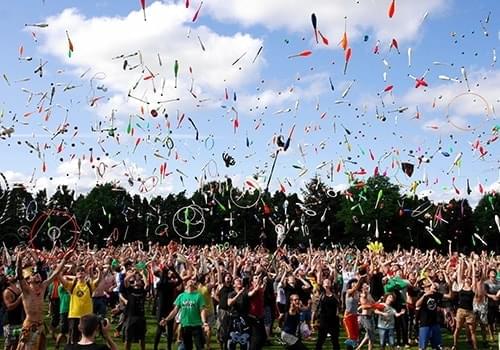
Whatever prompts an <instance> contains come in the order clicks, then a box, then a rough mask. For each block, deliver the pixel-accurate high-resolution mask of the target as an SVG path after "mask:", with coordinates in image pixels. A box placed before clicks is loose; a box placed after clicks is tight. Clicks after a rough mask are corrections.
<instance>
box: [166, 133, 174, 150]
mask: <svg viewBox="0 0 500 350" xmlns="http://www.w3.org/2000/svg"><path fill="white" fill-rule="evenodd" d="M163 144H164V145H165V146H166V147H167V148H168V150H169V151H171V150H173V149H174V147H175V143H174V139H173V138H171V137H170V136H167V138H166V139H165V141H163Z"/></svg>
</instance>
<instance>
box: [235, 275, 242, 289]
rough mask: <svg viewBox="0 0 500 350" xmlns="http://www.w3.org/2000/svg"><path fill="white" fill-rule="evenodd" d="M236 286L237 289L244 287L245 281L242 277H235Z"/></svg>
mask: <svg viewBox="0 0 500 350" xmlns="http://www.w3.org/2000/svg"><path fill="white" fill-rule="evenodd" d="M234 288H235V289H236V290H240V289H241V288H243V281H242V280H241V278H239V277H237V278H235V279H234Z"/></svg>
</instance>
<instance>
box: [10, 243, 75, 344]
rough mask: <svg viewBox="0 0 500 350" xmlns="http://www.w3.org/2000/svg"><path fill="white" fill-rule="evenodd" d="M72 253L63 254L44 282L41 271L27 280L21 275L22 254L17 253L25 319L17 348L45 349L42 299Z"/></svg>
mask: <svg viewBox="0 0 500 350" xmlns="http://www.w3.org/2000/svg"><path fill="white" fill-rule="evenodd" d="M72 253H73V251H72V250H69V251H68V252H66V254H64V256H63V258H62V260H61V262H60V263H59V265H57V267H56V268H55V270H54V271H53V272H52V274H51V275H50V276H49V277H48V278H47V279H45V280H43V279H42V276H41V271H39V270H38V269H37V271H36V272H34V273H33V274H32V275H31V276H29V278H28V279H27V278H25V276H24V275H23V259H24V254H23V253H22V252H21V251H19V252H18V254H17V264H16V266H17V277H18V279H19V286H20V287H21V291H22V293H23V295H22V301H23V307H24V312H25V314H26V318H25V320H24V322H23V327H22V330H21V336H20V338H19V344H18V346H17V348H18V349H19V350H23V349H26V350H28V349H45V329H44V325H43V317H44V305H43V299H44V296H45V291H46V290H47V287H48V286H49V285H50V283H51V282H52V281H53V280H54V278H56V276H57V275H58V274H59V273H60V272H61V271H62V269H63V267H64V264H65V263H66V260H67V259H68V258H69V256H70V255H71V254H72Z"/></svg>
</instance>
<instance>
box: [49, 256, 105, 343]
mask: <svg viewBox="0 0 500 350" xmlns="http://www.w3.org/2000/svg"><path fill="white" fill-rule="evenodd" d="M87 269H88V270H89V271H90V272H92V271H93V268H92V267H90V266H89V267H86V266H84V265H80V266H78V267H77V268H76V275H75V276H74V277H69V276H65V275H64V274H62V273H60V274H59V279H60V281H61V283H62V285H63V286H64V288H65V289H66V290H67V291H68V293H69V295H70V300H69V311H68V322H69V334H68V343H70V344H76V343H77V342H78V341H79V339H80V336H81V334H80V330H79V327H78V326H79V324H80V318H81V317H82V316H85V315H89V314H91V313H92V312H93V303H92V292H93V291H94V290H95V288H96V286H97V285H98V284H99V283H100V280H101V276H102V275H101V273H100V269H97V277H96V278H92V276H91V274H90V273H89V271H88V270H87Z"/></svg>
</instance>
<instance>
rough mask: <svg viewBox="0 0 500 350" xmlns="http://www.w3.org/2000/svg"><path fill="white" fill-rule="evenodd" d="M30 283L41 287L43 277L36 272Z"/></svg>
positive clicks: (30, 278)
mask: <svg viewBox="0 0 500 350" xmlns="http://www.w3.org/2000/svg"><path fill="white" fill-rule="evenodd" d="M29 283H30V285H32V286H33V285H37V286H39V285H40V284H41V283H42V275H40V273H39V272H35V273H33V274H32V275H31V276H30V277H29Z"/></svg>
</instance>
